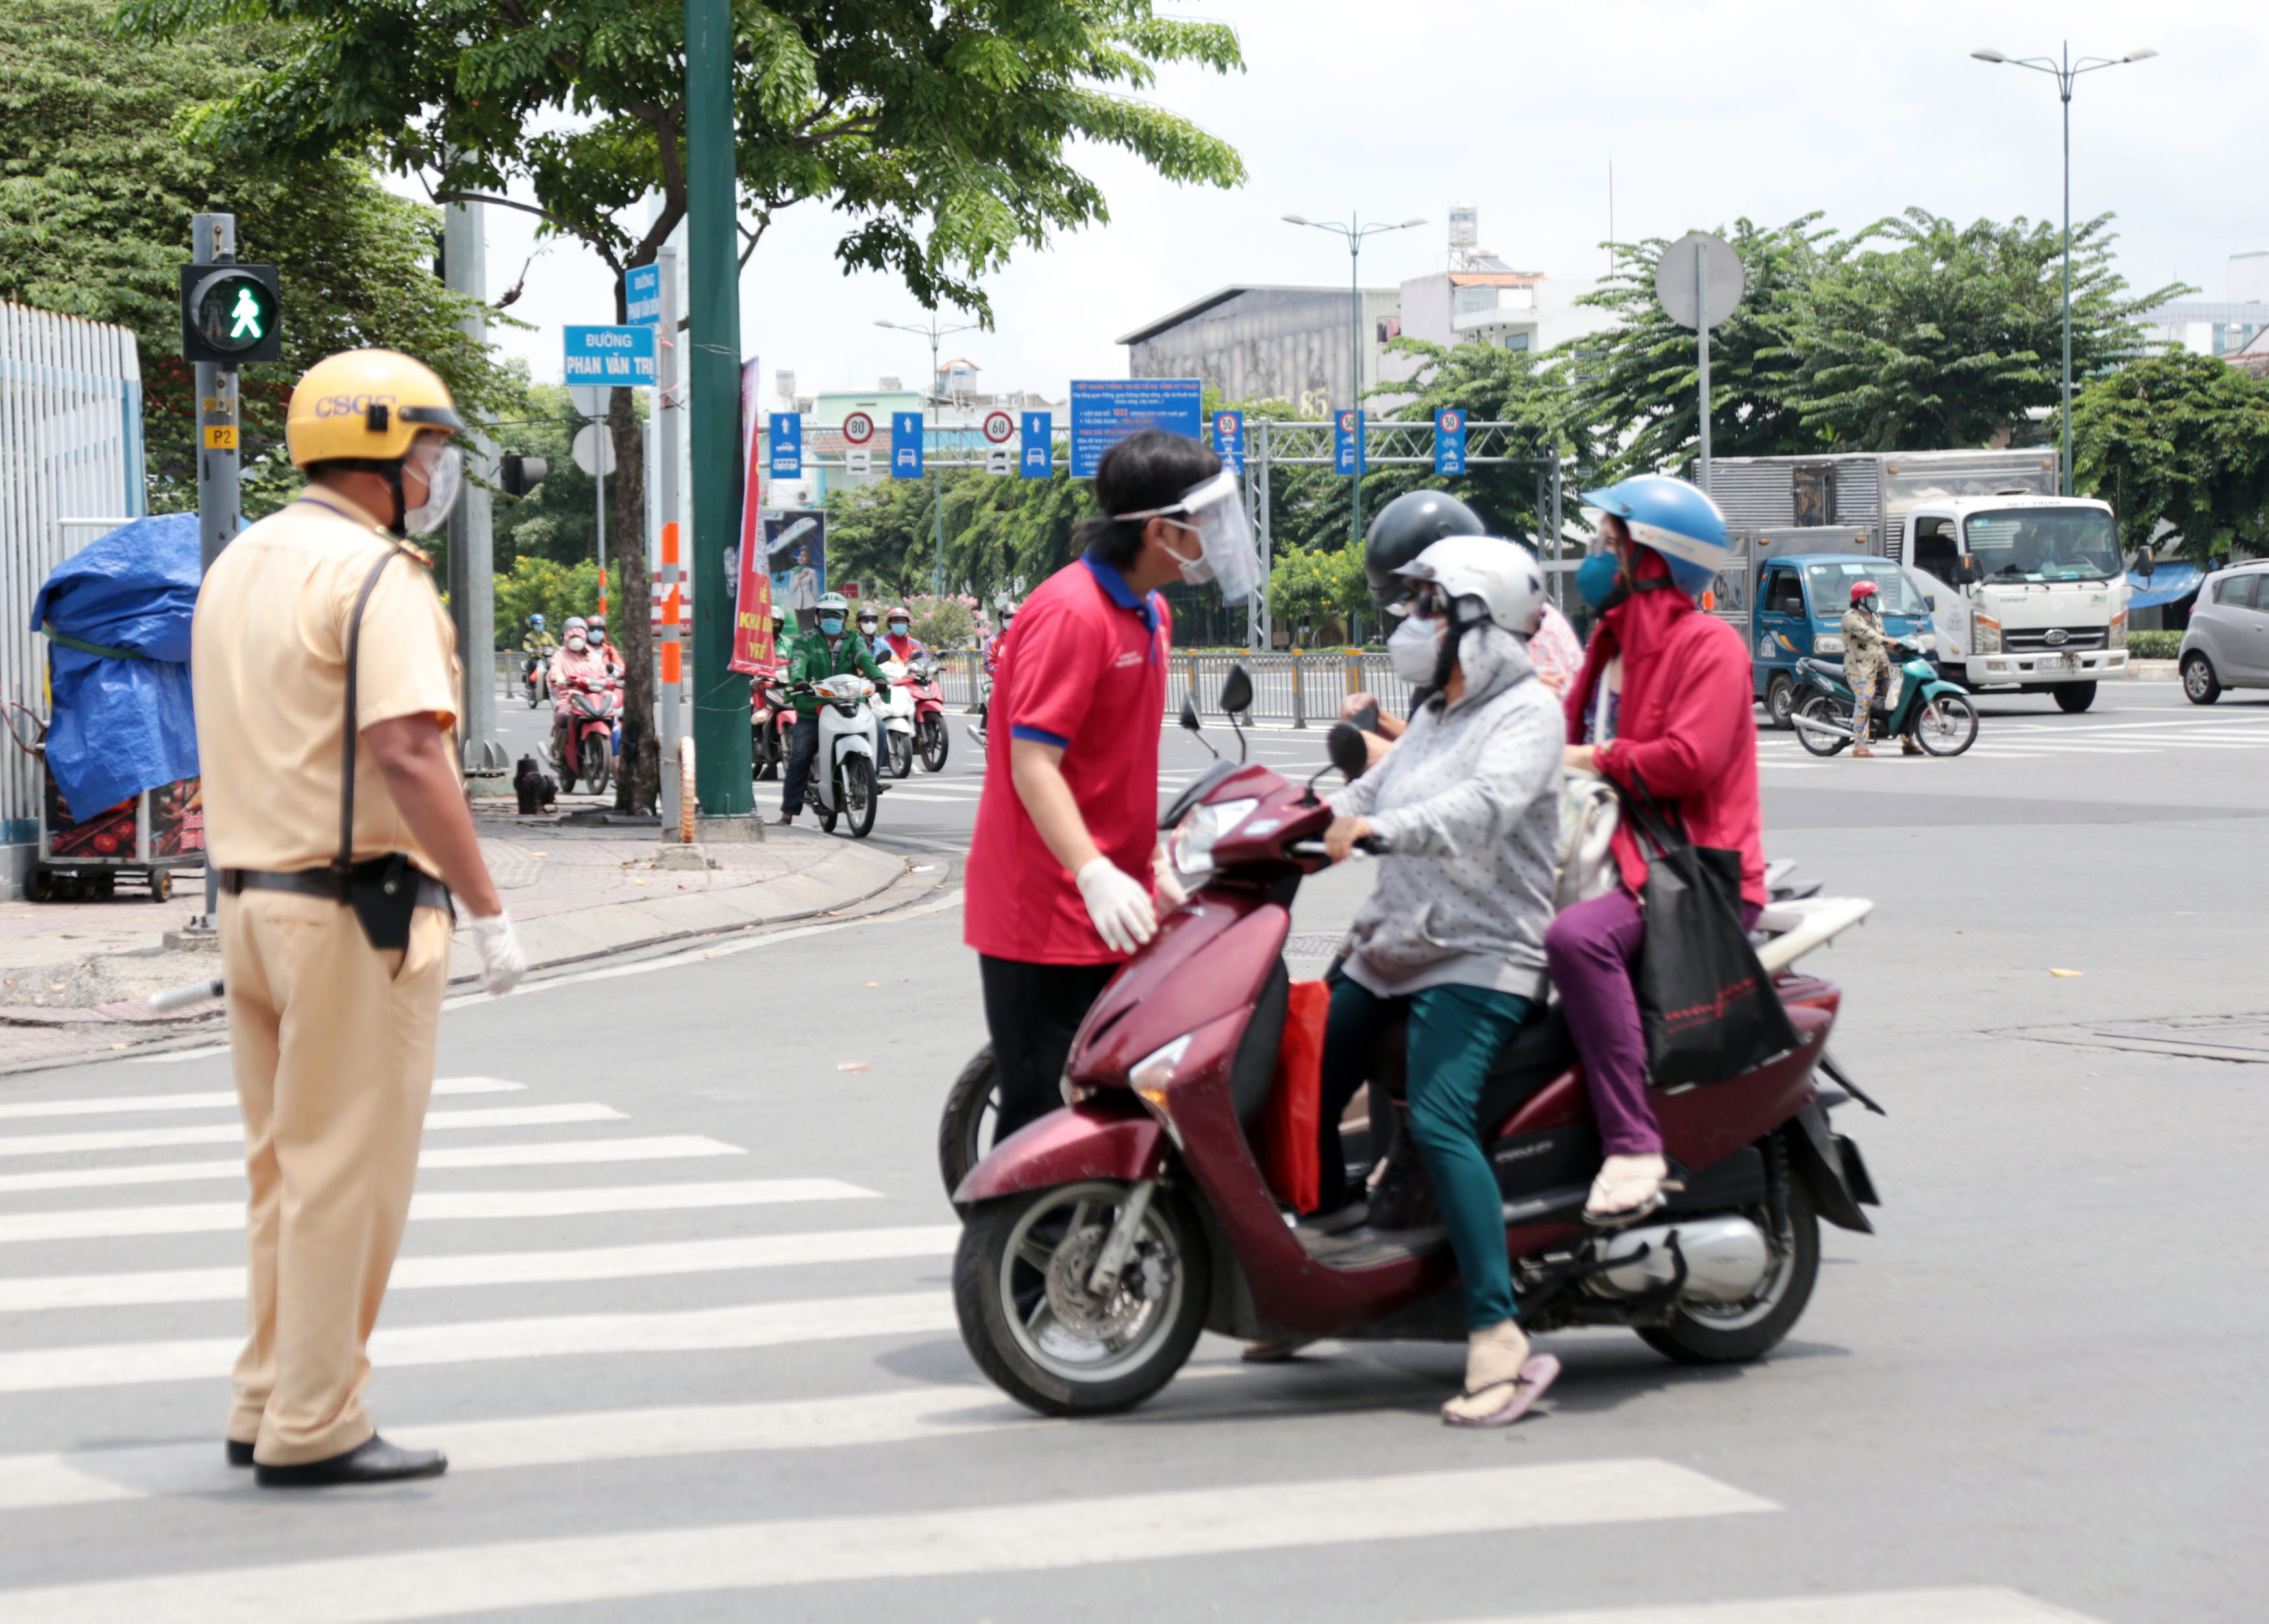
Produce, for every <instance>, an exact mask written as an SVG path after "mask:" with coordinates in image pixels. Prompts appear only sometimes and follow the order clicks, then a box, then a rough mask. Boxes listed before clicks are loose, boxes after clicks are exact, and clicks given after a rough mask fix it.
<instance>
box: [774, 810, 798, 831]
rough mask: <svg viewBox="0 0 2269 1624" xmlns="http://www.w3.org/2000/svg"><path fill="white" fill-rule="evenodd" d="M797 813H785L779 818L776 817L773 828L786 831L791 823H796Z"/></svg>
mask: <svg viewBox="0 0 2269 1624" xmlns="http://www.w3.org/2000/svg"><path fill="white" fill-rule="evenodd" d="M791 823H795V813H793V812H783V813H781V814H780V816H778V817H776V818H774V819H772V826H773V827H774V828H776V829H786V828H787V827H788V825H790V824H791Z"/></svg>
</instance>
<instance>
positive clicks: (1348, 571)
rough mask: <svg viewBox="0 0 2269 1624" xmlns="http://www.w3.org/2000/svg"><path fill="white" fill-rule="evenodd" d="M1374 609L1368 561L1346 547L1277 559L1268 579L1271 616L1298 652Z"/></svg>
mask: <svg viewBox="0 0 2269 1624" xmlns="http://www.w3.org/2000/svg"><path fill="white" fill-rule="evenodd" d="M1370 609H1371V594H1370V590H1369V588H1368V587H1366V586H1365V585H1364V575H1363V555H1362V554H1361V553H1360V552H1358V551H1356V550H1355V549H1354V548H1352V547H1349V546H1348V545H1346V544H1345V543H1341V545H1339V546H1337V547H1333V548H1318V547H1295V548H1290V549H1288V550H1285V551H1282V552H1280V553H1278V554H1277V555H1276V557H1275V564H1274V567H1273V568H1272V569H1271V570H1270V572H1269V576H1268V613H1269V616H1270V617H1271V619H1272V620H1273V621H1274V622H1275V624H1278V625H1281V626H1282V627H1283V628H1284V631H1285V634H1286V635H1287V636H1288V637H1289V638H1290V639H1291V641H1292V643H1293V644H1294V646H1299V645H1302V644H1306V643H1310V642H1312V641H1314V640H1315V639H1317V638H1318V637H1319V636H1321V635H1322V634H1323V632H1324V631H1327V629H1328V630H1340V631H1343V630H1344V628H1345V627H1346V626H1347V625H1348V624H1349V623H1350V622H1351V621H1352V620H1353V619H1354V617H1355V616H1358V615H1364V614H1367V613H1369V611H1370Z"/></svg>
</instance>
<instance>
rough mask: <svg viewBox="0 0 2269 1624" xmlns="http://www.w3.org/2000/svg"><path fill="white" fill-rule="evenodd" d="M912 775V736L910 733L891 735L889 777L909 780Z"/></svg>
mask: <svg viewBox="0 0 2269 1624" xmlns="http://www.w3.org/2000/svg"><path fill="white" fill-rule="evenodd" d="M913 775H914V736H913V734H910V733H893V734H891V777H892V778H894V779H910V778H912V777H913Z"/></svg>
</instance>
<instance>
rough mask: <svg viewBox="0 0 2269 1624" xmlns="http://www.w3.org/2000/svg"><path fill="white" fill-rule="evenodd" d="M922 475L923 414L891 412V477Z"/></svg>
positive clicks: (904, 477) (918, 476)
mask: <svg viewBox="0 0 2269 1624" xmlns="http://www.w3.org/2000/svg"><path fill="white" fill-rule="evenodd" d="M921 476H922V415H921V413H920V412H918V411H894V412H892V413H891V478H893V479H920V477H921Z"/></svg>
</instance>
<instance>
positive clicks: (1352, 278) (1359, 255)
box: [1284, 214, 1426, 548]
mask: <svg viewBox="0 0 2269 1624" xmlns="http://www.w3.org/2000/svg"><path fill="white" fill-rule="evenodd" d="M1284 221H1285V224H1287V225H1308V226H1312V227H1314V228H1315V229H1316V230H1317V231H1319V232H1337V233H1339V234H1340V235H1341V236H1342V237H1344V238H1346V239H1347V246H1348V292H1349V298H1350V299H1352V300H1353V301H1354V307H1353V310H1352V313H1351V314H1350V316H1349V321H1348V395H1349V400H1348V404H1349V406H1352V407H1354V408H1356V411H1357V413H1358V414H1360V412H1361V410H1362V406H1363V274H1362V264H1363V240H1364V238H1365V237H1373V236H1377V235H1378V233H1381V232H1407V231H1408V230H1409V229H1410V228H1411V227H1412V226H1414V225H1424V224H1425V223H1426V221H1425V218H1424V217H1423V215H1422V216H1418V217H1415V218H1411V219H1408V220H1404V221H1402V222H1401V223H1400V224H1398V225H1377V224H1373V225H1364V224H1363V220H1362V217H1361V216H1359V215H1353V214H1351V215H1349V216H1348V223H1347V224H1346V225H1340V224H1339V223H1338V222H1337V221H1335V220H1312V219H1309V218H1307V217H1306V216H1304V215H1298V214H1288V215H1286V216H1285V217H1284ZM1356 421H1357V423H1358V424H1360V423H1361V421H1362V418H1361V417H1360V415H1358V417H1357V418H1356ZM1363 453H1364V445H1363V436H1362V434H1361V433H1360V432H1358V433H1357V434H1356V441H1355V483H1354V484H1353V486H1352V487H1351V488H1352V490H1353V491H1354V503H1353V511H1354V523H1353V529H1352V535H1353V538H1354V543H1355V545H1356V547H1358V548H1360V547H1361V546H1362V545H1363V461H1364V459H1363Z"/></svg>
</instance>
